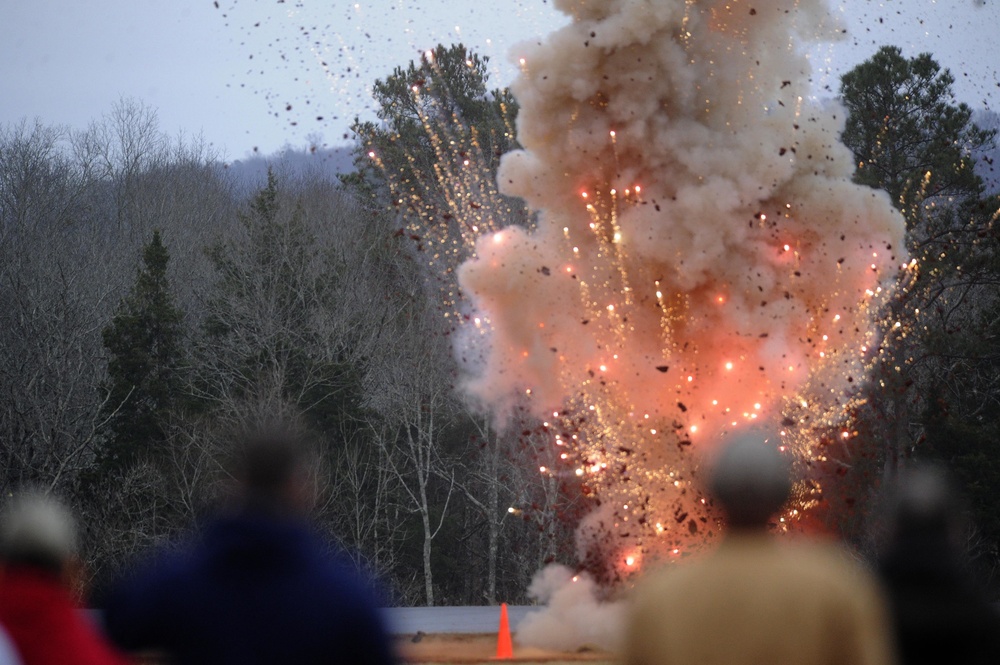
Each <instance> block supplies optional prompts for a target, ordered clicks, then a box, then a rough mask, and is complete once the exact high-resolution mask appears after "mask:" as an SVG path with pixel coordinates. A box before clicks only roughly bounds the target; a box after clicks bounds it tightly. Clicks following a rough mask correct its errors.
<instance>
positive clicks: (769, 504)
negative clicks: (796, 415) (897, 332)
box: [709, 432, 792, 529]
mask: <svg viewBox="0 0 1000 665" xmlns="http://www.w3.org/2000/svg"><path fill="white" fill-rule="evenodd" d="M791 487H792V485H791V472H790V468H789V465H788V462H787V461H786V460H785V458H784V457H783V456H782V455H781V453H779V452H778V451H777V449H776V448H775V445H774V444H773V443H768V440H767V437H766V436H765V435H763V434H762V433H759V432H751V433H748V434H745V435H743V436H740V437H737V438H736V439H734V440H733V441H732V442H729V443H726V444H724V447H723V448H722V450H721V451H720V452H719V454H718V457H717V458H716V459H715V463H714V465H713V466H712V469H711V475H710V479H709V491H710V492H711V493H712V495H713V496H714V497H715V499H716V501H718V502H719V504H720V506H721V507H722V509H723V511H725V513H726V517H727V518H728V521H729V526H730V527H732V528H738V529H763V528H765V527H766V526H767V523H768V521H769V520H770V519H771V517H773V516H774V515H775V514H776V513H777V512H778V510H780V509H781V506H782V505H783V504H784V503H785V501H787V500H788V495H789V493H790V492H791Z"/></svg>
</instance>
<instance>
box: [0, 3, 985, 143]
mask: <svg viewBox="0 0 1000 665" xmlns="http://www.w3.org/2000/svg"><path fill="white" fill-rule="evenodd" d="M664 1H666V0H664ZM747 1H749V0H747ZM831 4H832V6H833V8H834V11H835V12H837V13H839V14H841V15H842V20H843V22H844V24H845V26H846V28H847V30H848V33H847V38H846V39H845V40H844V41H842V42H840V43H838V44H835V45H823V46H820V47H818V48H816V49H815V51H814V66H815V67H816V77H815V78H816V88H815V89H816V93H817V95H830V94H832V93H831V92H830V90H833V91H835V90H836V88H837V78H838V76H839V75H840V74H841V73H843V72H844V71H847V70H849V69H850V68H851V67H853V66H854V65H856V64H857V63H859V62H861V61H862V60H864V59H865V58H867V57H869V56H870V55H871V54H872V53H874V52H875V51H876V50H877V48H878V47H879V46H881V45H883V44H895V45H898V46H900V47H902V48H903V52H904V55H907V56H912V55H916V54H917V53H920V52H924V51H928V52H930V53H932V54H933V55H934V57H935V58H936V59H937V60H938V62H939V63H941V65H942V66H944V67H948V68H949V69H951V70H952V73H953V74H954V75H955V77H956V79H957V81H956V85H955V91H956V93H957V96H958V98H959V99H960V100H961V101H964V102H966V103H968V104H969V105H970V106H972V107H974V108H983V107H986V108H991V109H994V110H1000V48H998V47H996V46H995V45H994V44H995V39H996V34H995V26H996V25H1000V0H938V1H935V0H883V1H881V2H879V1H877V0H833V2H832V3H831ZM6 5H7V6H5V7H4V10H3V12H2V20H0V125H10V124H13V123H17V122H19V121H20V120H22V119H29V120H30V119H33V118H36V117H37V118H40V119H41V120H42V121H43V122H45V123H47V124H59V125H67V126H70V127H76V128H82V127H85V126H87V125H88V124H89V123H90V122H92V121H94V120H97V119H99V118H100V117H101V115H102V114H104V113H106V112H108V111H109V110H110V109H111V107H112V105H113V104H114V103H115V102H116V101H117V100H118V99H120V98H123V97H126V98H128V97H131V98H135V99H138V100H140V101H142V102H143V103H145V104H147V105H149V106H151V107H152V108H154V109H156V111H157V113H158V116H159V120H160V126H161V128H162V129H163V130H164V131H166V132H167V133H169V134H171V135H177V134H181V133H183V134H185V135H188V136H191V135H199V134H200V135H201V136H202V137H203V138H204V139H205V140H206V141H207V142H209V143H210V144H212V145H213V146H214V147H215V148H216V149H217V150H218V151H219V152H220V153H221V154H222V156H223V157H225V158H227V159H237V158H241V157H244V156H246V155H248V154H251V153H252V152H254V151H260V152H263V153H271V152H274V151H276V150H278V149H280V148H282V147H285V146H291V147H293V148H304V147H306V146H309V145H310V144H319V145H337V144H342V143H346V142H347V141H348V139H349V126H350V122H351V120H352V119H353V118H354V117H355V116H361V117H362V118H365V119H368V118H371V117H372V112H371V107H372V103H371V101H370V88H371V84H372V82H373V81H374V80H375V79H377V78H381V77H385V76H386V75H387V74H389V73H390V72H391V71H392V69H393V67H395V66H397V65H405V64H406V63H407V62H409V61H410V60H412V59H414V58H415V57H417V56H419V54H420V52H422V51H423V50H425V49H427V48H431V47H433V46H434V45H436V44H437V43H439V42H444V43H453V42H458V41H461V42H463V43H465V44H466V45H467V46H470V47H472V48H473V49H474V50H475V51H477V52H479V53H481V54H483V55H487V56H489V57H490V58H491V78H492V81H493V82H494V83H496V84H497V85H505V84H507V83H509V82H510V80H511V78H512V77H513V76H514V75H515V73H516V71H515V68H514V67H513V66H512V65H510V64H509V63H510V56H511V55H513V56H514V57H516V45H517V44H518V43H519V42H521V41H525V40H531V39H539V38H541V37H542V36H544V35H545V34H547V33H548V32H550V31H552V30H554V29H556V28H558V27H559V26H561V25H563V24H564V23H565V22H566V20H567V19H566V17H565V16H563V15H562V14H560V13H558V12H557V11H556V10H555V9H553V7H552V6H551V2H550V0H499V1H498V2H482V0H353V1H352V0H325V1H322V2H320V1H318V0H217V2H216V1H214V0H171V1H170V2H164V1H163V0H89V1H88V2H71V1H70V0H33V1H32V2H8V3H6ZM825 86H829V89H828V90H825Z"/></svg>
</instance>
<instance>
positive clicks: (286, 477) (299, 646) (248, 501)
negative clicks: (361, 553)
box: [106, 437, 392, 665]
mask: <svg viewBox="0 0 1000 665" xmlns="http://www.w3.org/2000/svg"><path fill="white" fill-rule="evenodd" d="M234 475H235V476H236V479H237V481H238V501H237V504H238V505H237V506H236V509H235V510H234V511H233V512H232V513H231V514H227V515H222V516H220V517H217V518H216V519H215V520H214V521H212V522H211V523H210V524H208V526H207V527H206V528H205V529H204V531H203V532H202V533H201V535H200V537H199V538H198V539H197V540H196V541H195V542H194V543H191V544H190V545H188V546H187V547H185V548H183V549H181V550H180V551H179V552H174V553H170V554H167V555H165V556H163V557H162V558H161V559H160V560H159V561H158V562H156V563H154V564H152V565H151V566H149V567H148V568H147V569H145V570H143V571H141V572H140V573H139V574H138V575H137V576H135V577H134V579H131V580H129V581H128V582H126V583H125V585H124V587H123V588H121V589H120V590H118V591H117V592H115V593H112V596H111V599H110V602H109V603H108V607H107V614H106V622H107V627H108V632H109V633H110V635H111V636H112V638H113V639H114V640H116V641H117V642H118V643H119V644H120V645H121V646H122V647H124V648H126V649H130V650H157V651H163V652H165V653H166V654H167V655H168V656H169V657H170V659H171V662H174V663H177V664H179V665H190V664H195V663H199V664H201V663H203V664H205V665H229V664H232V665H254V664H256V663H261V664H265V663H266V664H267V665H273V664H275V663H288V664H293V663H331V662H342V663H357V664H361V665H363V664H371V665H384V664H387V663H391V662H392V657H391V654H390V645H389V638H388V637H387V635H386V633H385V631H384V629H383V625H382V620H381V617H380V615H379V613H378V610H377V609H376V607H375V603H374V601H373V599H372V597H371V596H370V594H369V593H368V592H367V590H366V589H365V588H364V586H363V585H362V583H361V582H360V581H359V580H358V579H356V577H355V575H354V574H353V572H352V571H351V570H350V569H349V568H348V567H347V566H346V565H342V564H339V563H337V562H335V561H334V560H333V559H331V557H330V556H329V554H328V551H327V550H328V547H327V546H326V545H325V544H324V543H323V542H321V541H320V540H319V538H318V537H317V536H316V535H315V534H314V533H313V531H312V529H311V528H310V526H309V525H308V523H307V521H306V519H305V514H306V512H307V510H308V509H309V508H310V507H311V505H312V493H311V491H310V485H309V482H308V480H309V470H308V466H307V463H306V458H305V455H304V452H303V450H302V448H301V446H300V445H299V444H298V442H297V441H294V440H291V439H289V438H285V437H262V438H259V439H256V440H253V441H251V442H249V443H248V444H247V445H246V446H245V448H244V450H243V452H242V454H241V455H240V456H239V459H238V462H237V463H236V465H235V469H234Z"/></svg>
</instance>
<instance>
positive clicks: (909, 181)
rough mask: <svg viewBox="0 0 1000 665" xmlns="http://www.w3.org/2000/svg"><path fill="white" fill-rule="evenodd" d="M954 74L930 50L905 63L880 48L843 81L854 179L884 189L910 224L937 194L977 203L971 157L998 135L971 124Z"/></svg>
mask: <svg viewBox="0 0 1000 665" xmlns="http://www.w3.org/2000/svg"><path fill="white" fill-rule="evenodd" d="M954 82H955V77H954V76H952V74H951V72H950V71H948V70H947V69H943V70H942V69H941V66H940V65H939V64H938V63H937V62H935V60H934V59H933V58H932V57H931V55H930V54H929V53H921V54H920V55H918V56H916V57H914V58H909V59H906V58H904V57H903V55H902V51H901V50H900V49H899V47H896V46H883V47H882V48H881V49H879V50H878V52H877V53H875V55H873V56H872V57H871V58H869V59H868V60H866V61H864V62H863V63H861V64H860V65H858V66H857V67H855V68H854V69H852V70H851V71H849V72H847V73H846V74H844V76H843V77H842V78H841V86H840V94H841V98H842V101H843V103H844V105H845V106H846V107H847V110H848V116H847V123H846V126H845V128H844V134H843V137H842V138H843V141H844V143H845V144H846V145H847V146H848V147H849V148H850V149H851V150H852V151H853V152H854V155H855V156H856V158H857V160H858V162H857V164H858V169H857V172H856V173H855V180H856V181H857V182H859V183H861V184H865V185H869V186H871V187H877V188H880V189H884V190H886V191H887V192H888V193H889V196H891V197H892V201H893V203H894V204H895V205H896V207H897V208H898V209H899V210H900V211H902V212H903V214H904V215H905V216H906V218H907V221H908V222H909V223H910V225H911V226H912V225H913V224H914V223H915V221H916V220H917V218H918V217H919V215H920V212H921V210H922V207H923V204H924V202H925V201H927V200H928V199H932V198H935V197H950V198H952V199H957V200H959V201H965V200H976V199H978V198H979V197H980V196H981V195H982V193H983V182H982V179H980V177H979V176H978V175H976V173H975V170H974V166H975V161H974V157H973V154H974V153H976V152H977V151H980V150H982V149H983V148H985V147H988V146H989V145H991V144H992V141H993V136H994V134H995V132H991V131H984V130H982V129H980V128H979V127H977V126H976V125H975V124H974V123H973V122H972V110H971V109H970V108H969V107H968V106H967V105H966V104H964V103H956V101H955V96H954V94H953V92H952V85H953V84H954Z"/></svg>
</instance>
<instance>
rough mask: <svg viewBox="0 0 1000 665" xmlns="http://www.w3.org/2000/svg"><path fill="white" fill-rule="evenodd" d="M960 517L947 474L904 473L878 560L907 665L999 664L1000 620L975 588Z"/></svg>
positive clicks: (927, 470) (921, 470)
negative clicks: (963, 548) (931, 664)
mask: <svg viewBox="0 0 1000 665" xmlns="http://www.w3.org/2000/svg"><path fill="white" fill-rule="evenodd" d="M960 516H961V505H960V502H959V501H958V500H957V499H956V496H955V494H954V492H953V491H952V489H951V487H950V486H949V483H948V481H947V479H946V477H945V476H944V474H943V473H942V472H940V471H938V470H935V469H932V468H915V469H910V470H908V471H907V472H904V473H903V475H902V476H901V479H900V483H899V485H898V487H897V488H896V495H895V497H894V500H893V505H892V512H891V519H890V522H891V523H890V527H889V528H890V539H889V542H888V544H887V547H886V548H885V550H884V552H883V554H882V556H880V557H879V572H880V573H881V575H882V579H883V581H884V583H885V586H886V589H887V591H888V592H889V597H890V601H891V603H890V604H891V608H892V614H893V620H894V624H895V633H896V639H897V643H898V649H899V652H900V657H901V658H900V659H901V662H902V663H903V665H920V664H921V663H934V664H935V665H937V664H939V663H943V662H948V663H962V664H963V665H975V664H978V663H1000V616H998V614H997V612H996V610H995V609H994V608H993V607H991V606H990V604H989V603H988V602H987V601H986V599H985V597H984V596H983V594H982V593H981V592H980V591H979V590H978V589H977V588H976V586H975V584H974V583H973V579H972V576H971V574H970V572H969V570H968V566H967V562H966V561H965V560H964V554H963V550H962V546H961V538H962V535H963V534H962V529H961V526H962V520H961V518H960Z"/></svg>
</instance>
